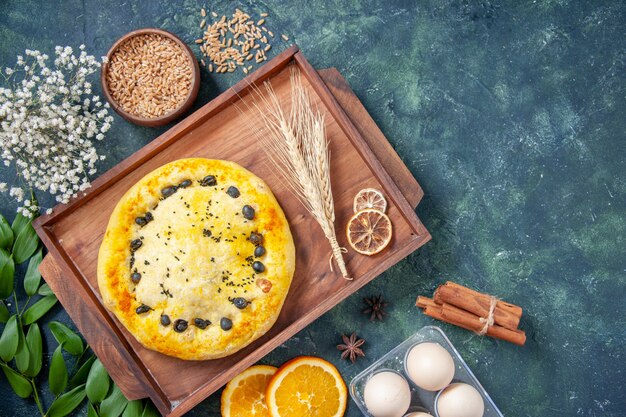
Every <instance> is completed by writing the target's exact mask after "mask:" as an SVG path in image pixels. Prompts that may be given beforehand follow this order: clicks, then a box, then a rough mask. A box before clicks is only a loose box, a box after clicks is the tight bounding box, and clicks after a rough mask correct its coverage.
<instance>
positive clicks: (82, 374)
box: [70, 355, 96, 388]
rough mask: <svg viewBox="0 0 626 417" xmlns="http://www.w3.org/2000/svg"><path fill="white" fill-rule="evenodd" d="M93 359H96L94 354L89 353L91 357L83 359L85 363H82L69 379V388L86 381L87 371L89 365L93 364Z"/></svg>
mask: <svg viewBox="0 0 626 417" xmlns="http://www.w3.org/2000/svg"><path fill="white" fill-rule="evenodd" d="M95 360H96V357H95V356H94V355H91V357H90V358H89V359H87V360H86V361H85V363H83V365H82V366H81V367H80V369H79V370H78V371H77V372H76V373H75V374H74V376H73V377H72V379H71V380H70V387H71V388H73V387H77V386H79V385H81V384H84V383H85V382H87V377H88V376H89V371H90V370H91V366H92V365H93V363H94V361H95Z"/></svg>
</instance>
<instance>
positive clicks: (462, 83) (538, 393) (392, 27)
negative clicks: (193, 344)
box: [0, 0, 626, 417]
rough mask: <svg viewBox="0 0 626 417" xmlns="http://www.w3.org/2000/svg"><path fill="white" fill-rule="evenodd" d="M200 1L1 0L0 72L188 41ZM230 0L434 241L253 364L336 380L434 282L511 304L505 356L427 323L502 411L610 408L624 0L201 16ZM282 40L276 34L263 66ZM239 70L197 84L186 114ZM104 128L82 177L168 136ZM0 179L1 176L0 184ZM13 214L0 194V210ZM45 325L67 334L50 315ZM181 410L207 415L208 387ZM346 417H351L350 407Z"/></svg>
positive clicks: (404, 325) (620, 265)
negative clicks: (260, 28) (512, 335)
mask: <svg viewBox="0 0 626 417" xmlns="http://www.w3.org/2000/svg"><path fill="white" fill-rule="evenodd" d="M202 5H203V3H201V2H199V1H139V0H134V1H124V2H116V1H112V0H84V1H40V2H39V1H8V0H3V1H2V2H1V3H0V65H2V66H6V65H12V64H13V63H14V61H15V56H16V55H17V54H21V53H23V50H24V49H25V48H33V49H39V50H41V51H42V52H45V53H48V54H50V55H51V54H52V52H53V50H54V46H55V45H71V46H74V47H77V46H78V45H80V44H81V43H84V44H86V45H87V50H88V51H89V52H90V53H92V54H94V55H97V56H101V55H104V54H105V53H106V51H107V50H108V48H109V47H110V45H111V44H112V43H113V42H114V41H115V40H116V39H117V38H118V37H119V36H121V35H123V34H124V33H126V32H128V31H130V30H132V29H136V28H141V27H146V26H155V27H161V28H165V29H167V30H170V31H173V32H174V33H176V34H178V35H179V36H181V37H182V38H183V39H184V40H186V41H187V42H188V43H189V44H192V43H193V40H194V39H195V38H197V37H198V36H199V34H200V32H199V27H198V24H199V20H200V17H199V9H200V7H201V6H202ZM235 7H241V8H243V9H244V10H247V11H249V12H252V13H257V15H258V13H260V12H264V11H267V12H269V13H270V17H269V18H268V19H267V26H268V28H269V29H271V30H273V31H274V32H275V33H277V34H279V33H286V34H289V35H290V36H291V40H290V42H291V41H294V42H297V43H298V44H299V46H300V47H301V48H302V50H303V52H304V53H305V55H306V56H307V58H308V59H309V60H310V62H311V63H312V64H313V65H314V66H315V67H317V68H325V67H331V66H334V67H337V68H338V69H339V71H340V72H341V73H342V74H343V75H344V76H345V77H346V79H347V80H348V81H349V82H350V84H351V85H352V87H353V88H354V90H355V91H356V93H357V95H358V96H359V98H360V99H361V100H362V102H363V103H364V105H365V107H366V108H367V109H368V110H369V112H370V113H371V114H372V116H373V117H374V119H375V120H376V122H377V123H378V125H379V126H380V127H381V129H382V130H383V132H384V133H385V134H386V136H387V137H388V138H389V141H390V142H391V144H392V145H393V146H394V147H395V149H396V150H397V151H398V153H399V154H400V156H401V157H402V159H403V160H404V161H405V163H406V165H407V166H408V167H409V168H410V170H411V171H412V172H413V174H414V175H415V176H416V178H417V179H418V180H419V181H420V183H421V184H422V186H423V188H424V189H425V192H426V196H425V198H424V200H423V202H422V203H421V205H420V206H419V207H418V209H417V212H418V214H419V216H420V217H421V219H422V220H423V222H424V223H425V225H426V226H427V228H428V229H429V230H430V232H431V234H432V236H433V240H432V242H430V243H428V244H427V245H426V246H425V247H424V248H422V249H420V250H419V251H418V252H416V253H414V254H413V255H411V256H409V257H408V258H407V259H406V260H405V261H403V262H401V263H400V264H398V265H397V266H395V267H394V268H392V269H391V270H389V271H388V272H386V273H385V274H383V275H382V276H380V277H379V278H378V279H376V280H375V281H374V282H373V283H371V284H370V285H368V286H366V287H365V288H364V289H363V290H361V291H360V292H359V293H358V294H355V295H353V296H352V297H350V298H348V299H347V300H346V301H344V302H343V303H341V304H340V305H338V306H337V307H336V308H334V309H333V310H332V311H331V312H329V313H328V314H326V315H324V316H323V317H322V318H320V319H319V320H317V321H316V322H315V323H313V324H312V325H311V326H309V327H308V328H307V329H305V330H303V331H302V332H300V333H299V334H297V335H296V336H294V337H293V338H292V339H291V340H289V341H288V342H287V343H285V344H284V345H283V346H280V347H279V348H277V349H276V350H275V351H274V352H272V353H271V354H269V355H268V356H267V357H266V358H265V359H264V360H263V362H265V363H270V364H273V365H279V364H281V363H282V362H283V361H285V360H286V359H289V358H292V357H294V356H296V355H300V354H307V355H319V356H322V357H324V358H325V359H328V360H330V361H332V362H333V363H335V364H336V365H338V367H339V369H340V371H341V372H342V375H343V376H344V378H345V380H346V381H349V380H350V379H351V378H352V377H353V376H354V375H356V374H357V373H358V372H359V371H361V370H362V369H364V368H365V367H366V366H368V365H369V364H370V363H371V362H372V361H374V360H375V359H377V357H380V356H381V355H382V354H383V353H384V352H386V351H387V350H389V349H390V348H392V347H393V346H395V345H396V344H398V343H399V342H401V341H402V340H404V339H405V338H406V337H408V336H409V335H410V334H412V333H413V332H415V331H416V330H418V329H419V328H421V327H422V326H424V325H426V324H431V323H433V321H432V320H431V319H429V318H427V317H424V316H423V315H422V314H421V313H420V312H419V311H418V310H417V309H416V308H415V307H414V302H415V297H416V296H417V295H418V294H426V295H430V294H431V293H432V291H433V290H434V288H435V287H436V286H437V285H438V284H440V283H441V282H443V281H445V280H449V279H450V280H455V281H458V282H460V283H464V284H467V285H469V286H472V287H475V288H477V289H480V290H483V291H487V292H490V293H493V294H496V295H498V296H500V297H502V298H504V299H505V300H507V301H510V302H513V303H516V304H518V305H521V306H523V307H524V309H525V316H524V319H523V323H522V326H523V328H524V329H525V330H526V332H527V334H528V336H529V338H528V342H527V344H526V346H525V347H522V348H520V347H517V346H513V345H510V344H507V343H504V342H498V341H495V340H492V339H481V338H479V337H477V336H474V335H472V334H471V333H469V332H466V331H464V330H460V329H456V328H453V327H451V326H448V325H442V328H443V329H444V331H446V333H447V334H448V336H449V337H450V338H451V340H452V341H453V343H454V344H455V345H456V347H457V348H458V350H459V351H460V352H461V354H462V355H463V357H464V358H465V360H466V361H467V363H468V364H469V366H470V367H471V368H472V369H473V371H474V372H475V374H476V375H477V377H478V378H479V380H480V381H481V382H482V383H483V385H484V386H485V388H486V389H487V390H488V391H489V392H490V393H491V396H492V397H493V399H494V401H495V402H496V404H498V406H499V407H500V409H501V410H502V411H503V412H504V414H506V415H508V416H539V415H550V416H574V415H576V416H605V417H618V416H624V415H626V394H625V384H624V381H625V379H626V375H625V372H626V365H624V361H625V357H626V355H625V354H626V349H625V347H624V345H625V343H626V330H625V329H626V315H625V314H624V305H625V304H626V282H625V280H624V276H625V271H626V256H625V255H626V254H625V248H626V238H625V236H626V216H625V215H626V201H625V200H626V197H625V195H626V175H625V174H624V173H625V171H626V163H625V158H626V141H625V139H626V138H625V134H624V132H625V130H626V98H625V96H626V83H625V77H626V42H625V39H626V3H624V2H621V1H612V2H611V1H603V2H584V1H573V0H572V1H568V0H561V1H558V0H554V1H539V0H537V1H494V2H488V1H419V2H416V1H357V0H353V1H339V0H337V1H321V0H309V1H298V2H286V1H264V2H258V3H252V2H241V1H226V0H221V1H215V2H210V7H208V9H209V10H214V11H216V12H217V13H218V14H220V15H221V14H229V13H232V12H233V11H234V8H235ZM285 46H286V43H285V42H283V41H281V40H280V39H275V41H274V48H273V49H272V50H271V54H270V56H273V55H274V54H276V53H278V52H279V51H280V50H282V49H284V47H285ZM194 50H195V51H196V52H198V49H197V48H194ZM241 77H242V74H241V73H236V74H232V75H220V76H210V75H209V74H208V73H206V72H205V73H203V84H202V88H201V92H200V95H199V98H198V100H197V102H196V105H195V107H196V108H197V107H199V106H201V105H202V104H204V103H206V102H207V101H209V100H210V99H212V98H214V97H216V96H217V95H218V94H219V93H220V92H221V91H224V90H225V89H226V88H227V87H228V86H230V85H232V84H234V83H235V82H237V81H238V80H239V79H240V78H241ZM98 90H99V88H98ZM115 118H116V120H115V123H114V125H113V128H112V129H111V131H110V132H109V134H108V135H107V139H106V141H105V142H103V143H100V144H99V145H98V146H99V150H100V152H101V153H102V154H105V155H106V156H107V160H106V161H104V162H103V163H102V164H101V165H100V170H99V172H100V173H102V172H104V171H106V170H107V169H108V168H110V167H112V166H113V165H115V164H117V163H118V162H119V161H121V160H122V159H123V158H125V157H127V156H128V155H130V154H131V153H132V152H134V151H135V150H137V149H139V148H141V147H142V146H144V145H145V144H147V143H148V142H150V141H151V140H152V139H154V138H155V137H156V136H158V135H159V134H160V133H162V132H163V131H165V130H166V129H167V128H161V129H148V128H141V127H137V126H134V125H131V124H129V123H127V122H125V121H124V120H122V119H121V118H119V117H118V116H117V115H116V116H115ZM14 176H15V174H14V171H13V168H10V169H2V170H0V177H1V178H0V179H1V180H2V181H5V182H6V181H8V182H11V181H13V180H14ZM42 200H43V199H42ZM43 203H45V204H48V205H50V204H52V203H51V202H50V201H46V200H43ZM15 207H16V205H15V203H14V202H12V201H11V200H10V199H9V198H8V197H7V196H6V195H3V196H0V208H1V209H2V213H3V214H5V216H7V217H9V218H12V217H13V213H14V211H15ZM377 293H382V294H384V296H385V297H386V298H388V299H389V301H390V303H391V305H390V307H389V313H390V315H389V318H388V319H387V321H386V322H385V323H384V324H381V323H373V324H372V323H370V322H369V321H368V320H367V318H366V317H365V316H362V315H361V314H360V309H361V308H362V307H363V302H362V297H363V296H369V295H373V294H377ZM52 319H57V320H61V321H64V322H67V323H71V322H70V320H69V318H68V317H67V315H66V313H65V312H63V311H62V309H61V308H60V307H56V308H55V309H54V310H53V312H52V313H50V314H49V315H48V316H47V317H46V320H45V321H49V320H52ZM72 326H73V324H72ZM351 331H356V332H357V333H358V334H359V335H361V336H363V337H365V338H366V339H367V343H366V344H365V350H366V353H367V357H366V358H365V359H361V360H359V361H358V362H357V363H356V364H354V365H352V364H350V363H346V362H340V361H339V360H338V354H337V351H336V350H335V344H336V343H337V342H338V341H339V336H340V334H341V333H343V332H351ZM46 341H47V342H49V344H50V346H53V345H54V340H53V339H52V338H51V337H50V336H49V335H46ZM51 352H52V350H51V349H50V348H49V349H48V350H47V354H48V356H49V355H50V354H51ZM43 374H47V370H44V372H43ZM42 383H44V382H43V381H42ZM44 385H45V383H44ZM0 393H1V395H2V398H3V399H2V401H0V415H2V416H9V415H18V416H30V415H36V414H37V411H36V407H35V406H34V403H33V402H32V401H30V400H21V399H19V398H17V397H16V396H15V395H13V394H12V392H11V390H10V387H9V386H8V385H7V383H6V380H5V379H4V378H0ZM44 402H45V403H46V404H48V405H49V403H50V398H49V397H46V398H45V400H44ZM83 413H84V411H83ZM189 415H191V416H206V415H211V416H213V415H219V395H217V394H216V395H214V396H213V397H212V398H210V399H209V400H207V401H205V402H204V403H202V404H201V405H199V406H198V407H197V408H196V409H195V410H193V411H192V412H191V413H189ZM347 415H348V416H351V417H356V416H358V415H360V413H359V411H358V409H357V408H356V407H355V406H354V405H353V404H350V405H349V408H348V413H347Z"/></svg>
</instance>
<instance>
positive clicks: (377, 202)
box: [352, 188, 387, 213]
mask: <svg viewBox="0 0 626 417" xmlns="http://www.w3.org/2000/svg"><path fill="white" fill-rule="evenodd" d="M352 209H353V210H354V212H355V213H358V212H359V211H361V210H365V209H375V210H378V211H382V212H383V213H384V212H385V210H387V200H385V196H384V195H383V193H381V192H380V191H378V190H377V189H375V188H364V189H362V190H361V191H359V192H358V193H357V194H356V196H354V202H353V203H352Z"/></svg>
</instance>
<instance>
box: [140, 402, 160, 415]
mask: <svg viewBox="0 0 626 417" xmlns="http://www.w3.org/2000/svg"><path fill="white" fill-rule="evenodd" d="M160 415H161V413H159V412H158V411H157V409H156V408H155V407H154V405H153V404H152V403H151V402H150V400H148V401H147V402H146V406H145V407H144V409H143V413H141V417H159V416H160Z"/></svg>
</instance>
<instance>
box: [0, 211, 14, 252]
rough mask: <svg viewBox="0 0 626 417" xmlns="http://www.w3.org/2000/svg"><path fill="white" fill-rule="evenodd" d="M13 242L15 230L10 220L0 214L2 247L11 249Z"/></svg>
mask: <svg viewBox="0 0 626 417" xmlns="http://www.w3.org/2000/svg"><path fill="white" fill-rule="evenodd" d="M12 244H13V230H12V229H11V226H9V222H7V219H5V218H4V216H3V215H2V214H0V248H2V249H10V248H11V245H12Z"/></svg>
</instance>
